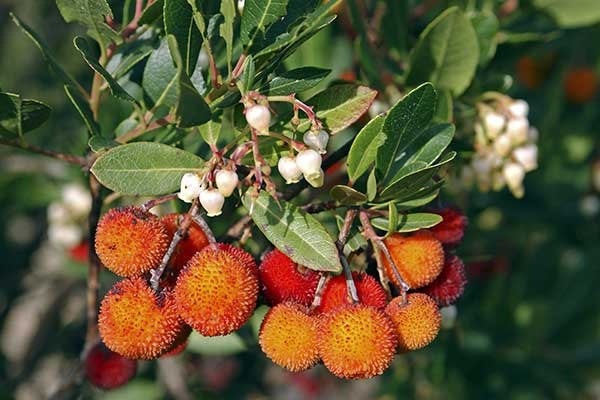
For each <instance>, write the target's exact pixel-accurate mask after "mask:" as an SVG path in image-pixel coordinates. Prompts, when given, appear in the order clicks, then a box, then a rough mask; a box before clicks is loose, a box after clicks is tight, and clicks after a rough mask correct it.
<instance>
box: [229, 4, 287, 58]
mask: <svg viewBox="0 0 600 400" xmlns="http://www.w3.org/2000/svg"><path fill="white" fill-rule="evenodd" d="M287 3H288V0H246V4H245V5H244V14H243V15H242V24H241V27H240V37H241V39H242V43H243V44H244V45H245V46H246V47H251V46H252V43H253V42H254V41H255V40H256V39H257V36H258V35H259V34H262V35H264V33H265V31H266V28H267V26H268V25H270V24H272V23H274V22H276V21H277V20H278V19H279V18H280V17H282V16H283V15H285V12H286V6H287Z"/></svg>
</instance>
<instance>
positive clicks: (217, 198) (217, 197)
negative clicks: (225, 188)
mask: <svg viewBox="0 0 600 400" xmlns="http://www.w3.org/2000/svg"><path fill="white" fill-rule="evenodd" d="M224 203H225V197H224V196H223V195H222V194H221V192H219V191H218V190H216V189H213V188H209V189H206V190H203V191H202V193H200V204H202V207H204V209H205V210H206V215H208V216H209V217H216V216H217V215H221V213H222V210H223V204H224Z"/></svg>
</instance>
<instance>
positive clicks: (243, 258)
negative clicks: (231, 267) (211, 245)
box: [217, 243, 258, 276]
mask: <svg viewBox="0 0 600 400" xmlns="http://www.w3.org/2000/svg"><path fill="white" fill-rule="evenodd" d="M217 246H219V249H220V250H222V251H224V252H226V253H228V254H229V255H230V256H233V258H236V259H237V260H238V261H240V262H241V263H242V265H244V267H246V268H248V269H249V270H250V271H252V273H254V275H256V276H258V266H257V265H256V261H255V260H254V257H252V254H250V253H248V252H247V251H245V250H243V249H241V248H239V247H236V246H233V245H231V244H229V243H217Z"/></svg>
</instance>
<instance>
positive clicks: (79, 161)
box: [0, 138, 87, 167]
mask: <svg viewBox="0 0 600 400" xmlns="http://www.w3.org/2000/svg"><path fill="white" fill-rule="evenodd" d="M0 144H4V145H6V146H12V147H17V148H19V149H23V150H27V151H30V152H32V153H37V154H42V155H44V156H48V157H52V158H56V159H58V160H62V161H66V162H68V163H71V164H76V165H80V166H82V167H85V166H86V165H87V160H86V159H85V157H79V156H74V155H71V154H65V153H60V152H57V151H53V150H48V149H44V148H42V147H38V146H34V145H32V144H28V143H24V142H21V141H18V140H11V139H4V138H0Z"/></svg>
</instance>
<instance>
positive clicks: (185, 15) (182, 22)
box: [163, 0, 202, 76]
mask: <svg viewBox="0 0 600 400" xmlns="http://www.w3.org/2000/svg"><path fill="white" fill-rule="evenodd" d="M163 13H164V15H163V19H164V22H165V31H166V33H167V35H173V36H174V37H175V39H176V41H177V45H178V48H179V51H180V54H181V60H182V63H183V64H182V66H183V72H185V74H186V75H187V76H191V75H192V74H193V72H194V69H195V68H196V62H197V60H198V54H200V46H201V44H202V37H201V35H200V31H198V29H197V28H196V24H195V23H194V13H193V11H192V7H191V6H190V4H189V3H188V1H187V0H165V6H164V11H163Z"/></svg>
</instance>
